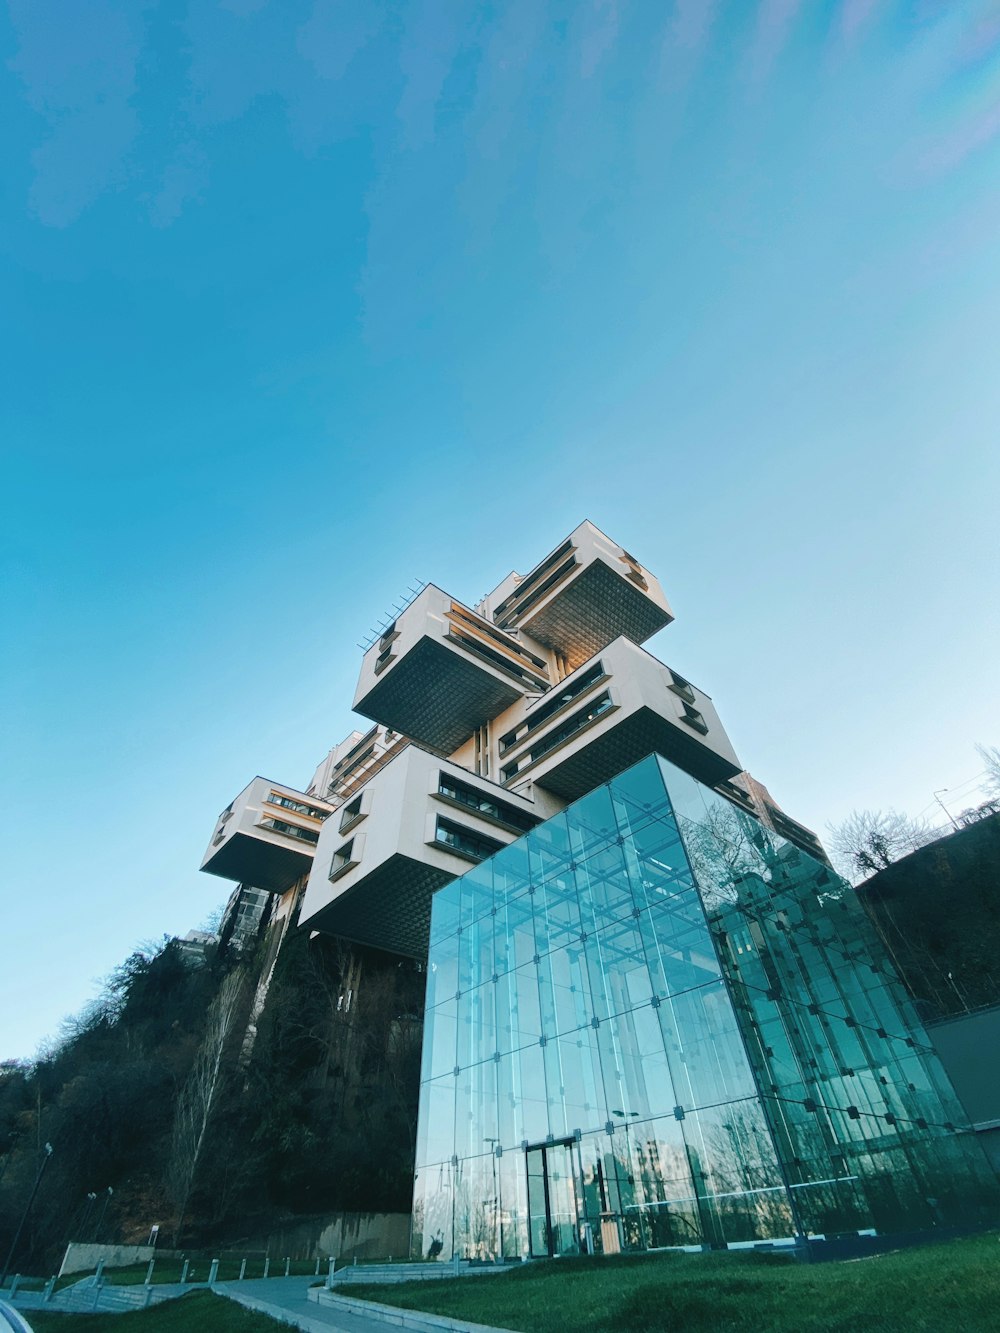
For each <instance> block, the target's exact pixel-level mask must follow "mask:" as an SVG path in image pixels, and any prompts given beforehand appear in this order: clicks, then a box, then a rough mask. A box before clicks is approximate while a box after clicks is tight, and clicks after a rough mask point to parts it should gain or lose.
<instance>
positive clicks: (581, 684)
mask: <svg viewBox="0 0 1000 1333" xmlns="http://www.w3.org/2000/svg"><path fill="white" fill-rule="evenodd" d="M603 678H604V665H603V663H601V662H595V663H594V665H593V666H591V667H588V668H587V670H586V671H584V672H582V673H581V674H580V675H579V676H577V677H576V679H575V680H571V681H569V682H568V683H564V684H563V685H562V687H561V688H560V689H558V690H551V691H550V692H549V695H548V696H547V697H546V699H545V702H544V703H541V704H538V705H537V706H536V707H535V708H534V709H533V710H532V712H531V713H529V715H528V716H527V717H526V718H525V719H524V721H523V722H522V723H521V724H520V726H518V727H515V728H514V730H513V731H508V732H507V734H506V736H501V737H500V753H501V754H503V753H504V751H505V750H509V749H511V747H512V746H514V745H516V744H517V743H518V742H519V741H523V740H524V739H525V737H526V736H530V735H531V733H532V732H533V731H536V730H537V729H538V728H539V727H540V726H541V725H542V723H543V722H545V721H546V720H547V719H548V718H550V717H551V716H552V715H553V713H558V711H559V709H560V708H565V706H566V705H567V704H568V703H572V701H573V700H574V699H576V698H578V696H579V695H581V694H583V693H584V691H585V690H589V689H590V687H591V685H593V684H595V683H596V682H597V681H599V680H602V679H603Z"/></svg>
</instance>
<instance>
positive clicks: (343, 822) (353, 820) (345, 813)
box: [340, 792, 367, 833]
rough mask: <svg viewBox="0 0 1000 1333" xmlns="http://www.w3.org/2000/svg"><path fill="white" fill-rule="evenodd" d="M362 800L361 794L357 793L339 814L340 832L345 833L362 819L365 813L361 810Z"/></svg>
mask: <svg viewBox="0 0 1000 1333" xmlns="http://www.w3.org/2000/svg"><path fill="white" fill-rule="evenodd" d="M363 800H364V796H363V793H361V792H359V793H358V794H357V796H355V798H354V800H353V801H348V802H347V804H346V805H345V806H344V808H343V810H341V812H340V831H341V833H346V832H347V830H348V829H350V828H353V827H354V825H355V824H357V823H359V822H360V821H361V820H362V819H364V817H365V815H366V813H367V811H365V810H362V808H361V804H362V801H363Z"/></svg>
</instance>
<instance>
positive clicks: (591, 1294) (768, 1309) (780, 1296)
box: [342, 1233, 1000, 1333]
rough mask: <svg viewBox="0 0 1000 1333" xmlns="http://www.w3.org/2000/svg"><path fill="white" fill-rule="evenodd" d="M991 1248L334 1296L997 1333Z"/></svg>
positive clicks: (659, 1321)
mask: <svg viewBox="0 0 1000 1333" xmlns="http://www.w3.org/2000/svg"><path fill="white" fill-rule="evenodd" d="M998 1241H1000V1237H998V1236H997V1234H996V1233H993V1234H991V1235H989V1236H979V1237H975V1238H973V1239H967V1240H959V1241H951V1242H949V1243H947V1244H942V1245H926V1246H921V1247H919V1248H914V1249H907V1250H901V1251H899V1252H897V1253H895V1254H886V1255H881V1256H877V1257H873V1258H866V1259H859V1260H853V1261H847V1262H841V1263H824V1264H804V1263H796V1262H795V1261H794V1260H791V1259H788V1258H784V1257H781V1256H777V1255H773V1254H769V1253H767V1252H753V1251H750V1252H743V1253H728V1254H658V1255H645V1256H634V1257H625V1256H623V1257H620V1258H608V1259H600V1258H596V1259H587V1258H579V1259H578V1258H565V1259H558V1260H554V1261H552V1262H550V1263H545V1264H527V1265H525V1266H524V1267H523V1268H519V1269H515V1270H514V1271H512V1272H508V1273H503V1274H498V1275H497V1276H495V1277H476V1278H455V1279H443V1280H440V1281H437V1282H433V1283H429V1282H428V1283H419V1282H407V1283H403V1284H401V1285H400V1286H393V1287H384V1286H376V1285H374V1284H371V1285H366V1286H361V1285H360V1284H359V1285H357V1286H354V1285H351V1286H349V1287H344V1288H342V1294H343V1295H345V1296H361V1297H364V1298H366V1299H368V1300H374V1301H381V1302H382V1303H383V1304H386V1305H401V1306H406V1307H408V1308H410V1309H417V1310H427V1311H431V1312H433V1313H436V1314H447V1315H452V1316H454V1317H455V1318H457V1319H468V1320H471V1321H474V1322H477V1323H482V1324H493V1325H496V1326H498V1327H501V1328H508V1329H517V1330H524V1333H678V1331H679V1330H683V1333H726V1331H728V1330H735V1331H736V1333H743V1331H744V1330H746V1333H751V1331H752V1333H980V1330H981V1331H982V1333H997V1330H998V1329H1000V1243H998Z"/></svg>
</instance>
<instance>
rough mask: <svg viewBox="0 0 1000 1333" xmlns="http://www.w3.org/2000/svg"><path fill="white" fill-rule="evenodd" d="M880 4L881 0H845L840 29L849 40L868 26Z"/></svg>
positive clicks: (841, 12)
mask: <svg viewBox="0 0 1000 1333" xmlns="http://www.w3.org/2000/svg"><path fill="white" fill-rule="evenodd" d="M878 6H879V0H844V7H843V9H841V11H840V31H841V32H842V33H843V35H844V37H845V38H846V39H847V40H848V41H852V40H853V39H854V38H855V37H857V35H858V34H859V33H860V32H861V31H862V29H863V28H865V27H867V25H868V23H869V21H870V20H871V18H872V16H873V15H874V13H875V10H876V9H877V8H878Z"/></svg>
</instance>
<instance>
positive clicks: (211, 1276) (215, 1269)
mask: <svg viewBox="0 0 1000 1333" xmlns="http://www.w3.org/2000/svg"><path fill="white" fill-rule="evenodd" d="M218 1276H219V1261H218V1259H213V1260H212V1266H211V1268H210V1269H209V1270H208V1285H209V1286H212V1284H213V1283H214V1282H215V1279H216V1278H217V1277H218Z"/></svg>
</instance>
